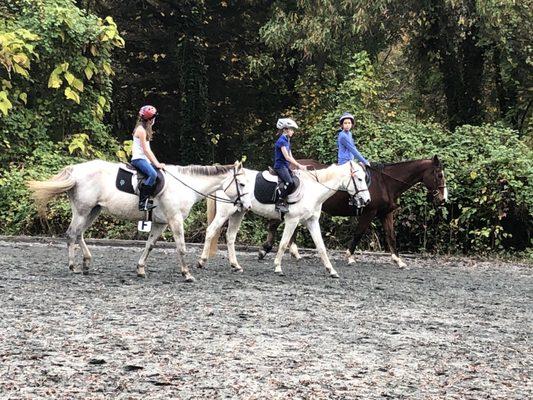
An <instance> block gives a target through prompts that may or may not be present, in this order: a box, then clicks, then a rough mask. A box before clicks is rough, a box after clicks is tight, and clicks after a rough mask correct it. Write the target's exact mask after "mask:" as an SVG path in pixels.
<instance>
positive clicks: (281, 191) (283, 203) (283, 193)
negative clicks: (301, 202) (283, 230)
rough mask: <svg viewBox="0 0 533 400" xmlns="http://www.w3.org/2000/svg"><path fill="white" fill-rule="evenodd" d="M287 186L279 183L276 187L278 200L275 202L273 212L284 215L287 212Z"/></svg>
mask: <svg viewBox="0 0 533 400" xmlns="http://www.w3.org/2000/svg"><path fill="white" fill-rule="evenodd" d="M287 189H288V185H287V184H286V183H281V184H280V185H278V188H277V191H278V198H277V200H276V205H275V210H276V211H278V212H280V213H282V214H285V213H287V212H289V205H288V204H287V192H288V190H287Z"/></svg>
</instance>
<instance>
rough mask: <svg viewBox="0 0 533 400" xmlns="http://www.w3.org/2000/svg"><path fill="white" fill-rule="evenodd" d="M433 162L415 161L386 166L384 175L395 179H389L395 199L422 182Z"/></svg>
mask: <svg viewBox="0 0 533 400" xmlns="http://www.w3.org/2000/svg"><path fill="white" fill-rule="evenodd" d="M431 162H432V161H431V160H413V161H406V162H403V163H398V164H393V165H388V166H385V167H384V168H383V172H384V174H386V175H389V176H391V177H392V178H393V179H389V181H390V183H389V190H390V191H391V192H392V193H394V197H396V196H399V195H400V194H402V193H403V192H405V191H406V190H408V189H410V188H411V187H413V186H414V185H416V184H417V183H419V182H422V180H423V178H424V174H425V173H426V171H427V169H428V168H429V167H431Z"/></svg>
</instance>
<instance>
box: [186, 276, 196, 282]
mask: <svg viewBox="0 0 533 400" xmlns="http://www.w3.org/2000/svg"><path fill="white" fill-rule="evenodd" d="M195 281H196V279H195V278H194V276H192V275H189V276H186V277H185V282H188V283H191V282H195Z"/></svg>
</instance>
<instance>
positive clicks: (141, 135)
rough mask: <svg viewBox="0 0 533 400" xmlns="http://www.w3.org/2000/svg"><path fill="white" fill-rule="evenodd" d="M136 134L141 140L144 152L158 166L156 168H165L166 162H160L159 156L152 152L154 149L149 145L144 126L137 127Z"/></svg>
mask: <svg viewBox="0 0 533 400" xmlns="http://www.w3.org/2000/svg"><path fill="white" fill-rule="evenodd" d="M135 135H137V137H138V138H139V139H140V141H141V147H142V149H143V152H144V154H145V155H146V157H148V159H149V160H150V162H151V163H152V164H153V165H154V166H155V167H156V168H159V169H161V168H164V167H165V164H163V163H160V162H159V161H157V158H156V157H155V154H154V153H153V152H152V150H151V149H150V148H149V147H148V144H147V143H148V142H147V141H146V131H145V130H144V128H143V127H142V126H139V127H137V130H136V131H135Z"/></svg>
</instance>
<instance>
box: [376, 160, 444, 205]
mask: <svg viewBox="0 0 533 400" xmlns="http://www.w3.org/2000/svg"><path fill="white" fill-rule="evenodd" d="M367 168H370V169H371V170H373V171H376V172H379V173H380V174H382V175H385V176H387V177H389V178H391V179H393V180H395V181H396V182H400V183H403V184H404V185H405V186H407V187H408V188H409V187H411V186H412V185H410V184H408V183H407V182H404V181H402V180H401V179H398V178H395V177H394V176H392V175H389V174H387V173H386V172H384V171H383V168H376V167H372V166H370V165H369V166H367ZM435 184H436V185H435V186H436V187H435V189H434V190H432V191H431V195H432V196H433V197H436V196H438V195H439V189H446V184H444V185H439V184H438V183H437V178H436V177H435ZM428 192H430V191H429V190H428Z"/></svg>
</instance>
